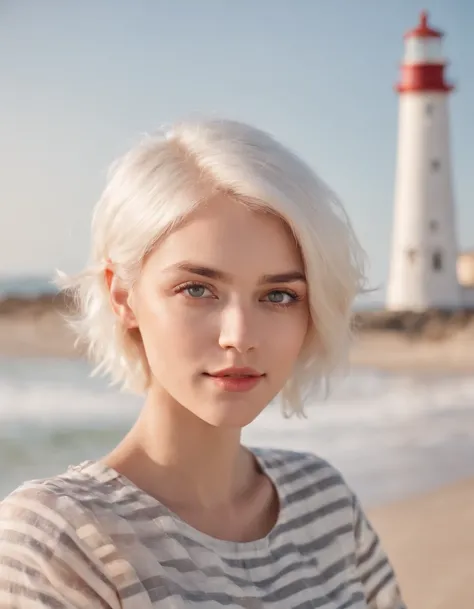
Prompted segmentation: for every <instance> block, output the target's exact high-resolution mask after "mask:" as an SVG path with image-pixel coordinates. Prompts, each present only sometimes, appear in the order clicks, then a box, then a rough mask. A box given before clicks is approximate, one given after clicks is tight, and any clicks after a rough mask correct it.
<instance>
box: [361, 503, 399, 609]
mask: <svg viewBox="0 0 474 609" xmlns="http://www.w3.org/2000/svg"><path fill="white" fill-rule="evenodd" d="M353 508H354V532H355V539H356V562H357V570H358V574H359V579H360V581H361V582H362V584H363V586H364V591H365V597H366V601H367V605H368V607H369V609H406V606H405V604H404V602H403V600H402V596H401V592H400V588H399V586H398V583H397V580H396V576H395V573H394V570H393V568H392V565H391V564H390V561H389V559H388V557H387V556H386V554H385V552H384V550H383V548H382V546H381V543H380V540H379V537H378V535H377V533H376V532H375V530H374V528H373V527H372V525H371V523H370V522H369V520H368V518H367V516H366V515H365V513H364V511H363V509H362V506H361V505H360V502H359V500H358V498H357V497H355V496H353Z"/></svg>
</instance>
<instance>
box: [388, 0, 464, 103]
mask: <svg viewBox="0 0 474 609" xmlns="http://www.w3.org/2000/svg"><path fill="white" fill-rule="evenodd" d="M442 37H443V33H442V32H440V31H439V30H435V29H433V28H432V27H430V26H429V24H428V14H427V13H426V11H423V12H422V13H421V15H420V22H419V24H418V26H417V27H416V28H414V29H412V30H410V31H409V32H407V33H406V34H405V57H404V59H403V64H402V67H401V79H400V82H399V83H398V84H397V86H396V90H397V91H398V92H399V93H423V92H432V93H435V92H438V93H448V92H449V91H451V90H452V89H453V87H452V85H450V84H449V83H447V82H446V81H445V78H444V68H445V63H446V62H445V59H444V56H443V50H442Z"/></svg>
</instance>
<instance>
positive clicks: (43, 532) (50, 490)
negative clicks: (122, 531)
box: [0, 472, 115, 609]
mask: <svg viewBox="0 0 474 609" xmlns="http://www.w3.org/2000/svg"><path fill="white" fill-rule="evenodd" d="M91 484H93V483H92V482H90V483H89V486H90V485H91ZM87 486H88V485H87V483H86V480H84V479H81V476H78V475H74V473H73V472H67V473H65V474H63V475H59V476H55V477H51V478H45V479H42V480H32V481H28V482H25V483H24V484H22V485H21V486H19V487H18V488H16V489H15V490H14V491H12V492H11V493H10V494H9V495H7V497H5V499H3V500H2V501H1V502H0V589H1V590H2V594H3V596H2V599H3V598H4V599H6V600H5V602H6V603H7V604H8V606H9V607H10V606H11V607H17V606H18V607H19V606H23V603H24V602H26V601H28V600H29V601H31V602H33V603H34V605H35V607H36V606H37V607H38V608H41V607H53V606H54V607H58V609H63V608H64V609H65V608H66V607H71V606H79V605H80V606H99V603H100V606H111V607H112V606H115V605H114V598H115V589H114V586H113V584H112V582H111V580H110V578H109V577H108V574H107V572H106V570H105V568H104V566H103V565H102V564H99V563H98V562H97V560H96V558H95V556H94V546H93V544H92V543H91V540H94V539H95V537H97V535H96V534H95V532H96V530H97V527H96V521H95V515H94V512H93V510H91V509H89V508H88V506H87V501H84V500H83V499H84V497H87V493H88V492H89V493H90V488H89V489H88V488H87ZM0 605H1V601H0ZM25 606H26V604H25ZM28 606H29V605H28Z"/></svg>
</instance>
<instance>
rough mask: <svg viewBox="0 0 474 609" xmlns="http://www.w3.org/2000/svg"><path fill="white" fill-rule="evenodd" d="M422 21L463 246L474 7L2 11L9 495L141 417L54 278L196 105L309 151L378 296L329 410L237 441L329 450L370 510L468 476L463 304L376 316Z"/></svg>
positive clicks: (2, 444)
mask: <svg viewBox="0 0 474 609" xmlns="http://www.w3.org/2000/svg"><path fill="white" fill-rule="evenodd" d="M422 9H427V10H428V11H429V15H430V21H431V22H432V24H433V26H434V27H438V28H440V29H441V30H443V31H444V32H445V33H446V39H445V40H444V47H443V48H444V52H445V54H446V56H447V58H448V60H449V64H448V67H447V74H448V79H449V80H450V81H451V82H454V83H455V85H456V88H457V90H456V92H455V93H454V94H453V95H452V96H451V97H450V102H449V104H450V105H449V109H450V120H451V148H452V164H453V179H454V186H455V189H454V190H455V204H456V213H457V232H458V241H459V247H460V250H462V251H464V250H470V249H472V248H474V205H473V193H474V171H473V155H472V142H473V141H474V121H473V118H472V116H473V114H472V108H473V107H474V78H473V76H472V75H473V74H474V39H473V36H472V32H473V30H474V4H473V3H472V2H471V1H470V0H452V1H448V0H425V2H424V5H420V4H419V2H417V1H415V0H397V2H380V1H378V0H359V1H358V2H351V1H348V0H331V1H330V2H328V1H323V0H313V1H309V0H294V1H292V2H290V1H288V0H258V1H255V0H240V1H239V2H232V1H227V0H202V1H201V2H194V1H193V0H155V1H153V0H133V1H132V0H101V1H100V2H77V1H74V0H42V1H41V2H37V1H33V0H10V1H9V0H0V78H1V88H0V91H1V94H0V164H1V173H0V497H2V496H4V495H5V494H6V493H8V492H9V491H11V490H12V489H13V488H14V487H16V486H17V485H18V484H20V482H22V481H23V480H25V479H27V478H34V477H42V476H46V475H50V474H53V473H57V472H60V471H62V470H63V469H64V468H65V467H67V466H68V465H69V464H73V463H77V462H79V461H81V460H84V459H89V458H95V457H99V456H101V455H103V454H104V453H106V452H107V451H108V450H109V449H110V448H111V447H112V446H113V445H114V444H115V443H116V442H117V441H118V439H119V438H120V437H121V435H122V434H123V433H124V432H125V430H126V429H127V427H128V426H129V425H130V424H131V422H132V421H133V419H134V417H135V416H136V414H137V411H138V408H139V406H140V401H139V400H138V399H137V398H134V397H131V396H127V395H123V394H119V393H118V392H117V391H115V390H113V389H111V388H110V387H109V386H108V385H107V382H106V381H104V380H101V379H96V378H94V379H92V378H90V367H89V365H88V363H87V362H86V361H85V360H84V359H83V358H82V357H80V355H78V354H77V353H75V352H74V349H73V345H72V338H71V336H70V334H69V333H68V331H67V329H65V328H64V325H63V323H62V320H61V316H60V313H61V310H60V309H61V303H60V302H58V301H56V300H54V299H52V295H54V289H53V288H52V286H51V284H50V283H49V282H50V279H51V277H52V275H53V273H54V270H55V269H57V268H59V269H62V270H65V271H67V272H69V273H70V272H75V271H78V270H79V269H80V268H81V267H82V265H83V264H84V263H85V261H86V259H87V256H88V246H89V225H90V217H91V212H92V208H93V206H94V204H95V202H96V200H97V199H98V197H99V194H100V192H101V189H102V187H103V185H104V180H105V174H106V171H107V168H108V166H109V164H110V163H111V161H112V160H113V159H114V158H115V157H116V156H117V155H119V154H121V153H123V152H125V150H127V148H128V147H129V146H131V145H133V144H134V143H135V142H136V141H137V140H138V139H139V137H140V136H141V135H142V134H144V133H145V132H150V131H153V130H154V129H156V128H159V127H160V126H161V125H163V124H166V123H171V122H173V121H175V120H178V119H182V118H186V117H189V116H196V115H198V116H199V115H204V116H209V115H211V116H219V117H226V118H234V119H238V120H243V121H246V122H250V123H253V124H255V125H256V126H259V127H261V128H263V129H265V130H268V131H270V132H271V133H272V134H274V135H275V136H276V137H277V138H278V139H280V140H281V141H283V142H284V143H285V144H287V145H288V146H290V147H291V148H293V149H294V150H295V151H296V152H297V153H299V154H300V155H301V156H302V157H303V158H304V159H305V160H306V161H307V162H308V163H309V164H310V165H311V166H312V167H313V168H314V169H315V170H316V171H317V172H318V173H319V174H320V175H321V176H322V177H323V179H324V180H326V181H327V182H328V183H329V184H330V185H331V187H332V188H333V189H334V190H335V191H336V192H337V193H338V195H339V196H340V197H341V198H342V200H343V202H344V204H345V206H346V208H347V211H348V213H349V215H350V217H351V219H352V221H353V223H354V226H355V229H356V231H357V234H358V236H359V238H360V240H361V241H362V243H363V245H364V247H365V248H366V250H367V253H368V256H369V259H370V263H371V268H370V280H371V285H372V286H373V287H374V288H375V289H374V291H373V292H371V293H370V295H369V296H368V297H366V298H365V299H364V300H361V301H359V302H358V303H357V307H356V308H357V309H358V310H362V311H363V315H362V318H361V319H362V321H363V324H362V325H363V331H362V332H361V335H360V338H359V340H358V341H357V343H356V344H355V346H354V348H353V351H352V354H351V370H350V374H349V375H348V376H347V377H346V378H345V379H341V381H340V382H339V383H337V385H336V387H335V389H334V392H333V393H331V395H330V397H329V399H328V400H326V401H322V400H320V399H318V398H317V397H316V396H315V398H314V400H313V401H312V403H311V404H310V405H309V407H308V419H306V420H296V419H295V420H293V419H291V420H289V421H287V420H284V419H283V418H282V417H281V415H280V412H279V408H278V404H275V405H271V406H270V407H269V408H268V409H267V410H266V411H265V412H264V413H263V414H262V416H261V417H259V419H258V420H257V421H255V422H254V423H253V424H252V425H251V426H250V427H249V428H248V429H246V430H245V432H244V440H245V441H246V442H248V443H251V444H261V445H273V446H285V447H288V448H297V449H305V450H312V451H315V452H317V453H319V454H320V455H322V456H323V457H326V458H329V459H331V460H332V462H333V463H334V464H335V465H336V466H338V467H339V468H340V469H341V471H342V472H343V474H344V475H345V476H346V478H347V479H348V481H349V482H350V483H351V484H352V486H353V487H354V488H355V490H356V491H357V492H358V493H359V494H360V496H361V498H362V500H363V501H364V503H365V504H366V505H367V506H368V507H369V508H374V509H375V508H377V506H384V505H388V504H390V503H391V502H394V501H395V502H397V501H401V500H403V499H405V498H408V499H409V498H411V497H413V496H415V495H416V494H417V493H420V492H427V491H436V490H437V489H442V488H445V486H444V485H450V484H456V483H457V482H458V481H466V480H467V481H468V484H469V485H470V477H474V376H473V374H472V371H473V370H474V350H473V346H474V329H473V324H472V323H471V321H472V317H471V315H470V313H469V312H465V313H464V314H463V317H462V319H460V318H459V316H457V317H456V318H455V319H454V320H453V319H452V318H450V319H449V320H446V319H445V318H444V317H442V316H441V317H440V316H439V315H436V314H433V313H431V314H428V313H427V314H426V315H425V316H421V317H420V316H419V315H418V316H417V317H416V318H413V317H410V316H408V317H406V316H405V317H400V316H398V317H396V316H395V317H396V319H395V318H394V317H393V316H392V317H391V318H390V323H388V322H387V319H386V317H384V314H383V309H384V301H385V295H386V285H387V279H388V272H389V263H390V242H391V235H392V220H393V200H394V182H395V165H396V155H397V120H398V104H399V98H398V96H397V94H396V92H395V91H394V85H395V84H396V82H397V81H398V79H399V67H400V64H401V62H402V57H403V35H404V33H405V32H406V31H407V30H408V29H410V28H413V27H415V26H416V24H417V23H418V20H419V14H420V11H421V10H422ZM433 315H434V316H433ZM446 488H447V487H446ZM468 488H469V489H470V490H469V492H470V493H471V494H470V497H471V498H472V497H473V496H474V490H473V488H474V486H473V485H470V486H468ZM433 505H434V504H433ZM374 513H375V514H378V513H379V512H374ZM446 519H448V516H446ZM449 520H452V518H451V516H450V517H449ZM380 522H381V525H380V526H381V527H385V528H384V531H386V530H389V529H390V526H391V525H390V526H388V527H387V526H386V525H384V523H383V520H382V521H380ZM415 528H416V527H415ZM473 547H474V546H473ZM403 568H404V567H403V565H402V566H401V569H403ZM417 606H419V607H422V606H424V605H422V604H418V605H417ZM426 606H428V605H426ZM434 606H435V605H433V604H431V605H430V607H434ZM436 606H439V607H441V606H443V607H444V605H441V604H440V605H436ZM446 606H448V605H446ZM450 606H451V607H452V606H454V605H450ZM457 606H458V607H462V605H457Z"/></svg>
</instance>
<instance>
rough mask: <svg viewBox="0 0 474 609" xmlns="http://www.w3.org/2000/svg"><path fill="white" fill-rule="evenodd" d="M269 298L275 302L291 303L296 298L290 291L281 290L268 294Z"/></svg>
mask: <svg viewBox="0 0 474 609" xmlns="http://www.w3.org/2000/svg"><path fill="white" fill-rule="evenodd" d="M267 298H268V300H269V301H270V302H271V303H273V304H290V303H291V302H293V301H294V300H296V298H295V296H293V294H290V293H289V292H282V291H281V290H274V291H273V292H270V293H269V294H268V295H267Z"/></svg>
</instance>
